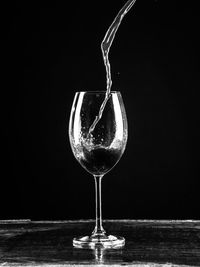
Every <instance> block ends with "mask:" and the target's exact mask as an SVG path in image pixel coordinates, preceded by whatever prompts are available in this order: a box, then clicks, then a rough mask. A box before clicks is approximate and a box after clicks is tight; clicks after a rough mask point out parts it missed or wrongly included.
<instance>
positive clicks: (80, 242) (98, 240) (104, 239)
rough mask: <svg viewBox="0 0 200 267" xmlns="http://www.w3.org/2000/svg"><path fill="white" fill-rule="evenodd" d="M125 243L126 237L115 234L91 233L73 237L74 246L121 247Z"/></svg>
mask: <svg viewBox="0 0 200 267" xmlns="http://www.w3.org/2000/svg"><path fill="white" fill-rule="evenodd" d="M124 245H125V239H124V237H120V236H114V235H109V236H107V235H91V236H81V237H75V238H74V239H73V246H74V247H77V248H95V247H102V248H120V247H123V246H124Z"/></svg>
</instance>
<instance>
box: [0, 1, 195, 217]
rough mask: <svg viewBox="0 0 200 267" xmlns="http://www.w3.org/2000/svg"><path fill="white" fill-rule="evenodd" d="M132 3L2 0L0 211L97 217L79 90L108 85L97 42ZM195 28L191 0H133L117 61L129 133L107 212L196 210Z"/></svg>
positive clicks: (116, 83) (107, 195)
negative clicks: (77, 106) (76, 137)
mask: <svg viewBox="0 0 200 267" xmlns="http://www.w3.org/2000/svg"><path fill="white" fill-rule="evenodd" d="M124 3H125V1H122V0H110V1H108V0H101V1H99V2H97V1H95V2H94V1H90V0H88V1H74V2H73V1H71V2H70V4H69V1H62V0H58V1H54V2H44V1H38V2H37V1H26V2H22V1H20V2H17V1H16V2H12V3H11V2H8V1H7V2H6V3H5V4H4V6H2V8H1V13H2V16H1V18H2V22H1V26H2V31H1V36H2V37H3V41H2V44H3V48H1V57H2V59H1V67H2V70H1V76H2V78H1V98H0V99H1V108H2V111H1V134H2V136H1V166H2V167H1V178H0V179H1V184H0V185H1V194H0V202H1V208H0V219H14V218H31V219H80V218H85V219H86V218H94V207H95V203H94V181H93V177H92V176H91V175H90V174H88V173H87V172H86V171H85V170H84V169H83V168H82V167H81V166H80V165H79V163H78V162H77V161H76V160H75V158H74V156H73V154H72V152H71V148H70V144H69V141H68V121H69V114H70V109H71V105H72V101H73V97H74V94H75V92H76V91H87V90H105V68H104V65H103V60H102V55H101V50H100V43H101V41H102V39H103V37H104V35H105V33H106V31H107V29H108V27H109V25H110V24H111V23H112V21H113V19H114V17H115V15H116V14H117V13H118V11H119V10H120V8H121V7H122V6H123V4H124ZM186 3H187V4H186ZM198 37H199V14H198V9H197V6H195V4H194V1H191V2H188V1H187V2H186V1H185V2H184V1H175V0H174V1H166V0H162V1H161V0H157V1H153V0H148V1H147V0H146V1H145V0H137V2H136V4H135V6H134V7H133V8H132V9H131V11H130V12H129V13H128V14H127V16H126V17H125V18H124V20H123V22H122V24H121V26H120V28H119V30H118V32H117V35H116V38H115V40H114V42H113V45H112V47H111V51H110V62H111V67H112V77H113V88H112V89H113V90H120V91H121V93H122V96H123V99H124V103H125V107H126V111H127V116H128V123H129V139H128V144H127V148H126V150H125V153H124V155H123V157H122V159H121V160H120V162H119V163H118V164H117V165H116V167H115V168H114V169H113V170H112V171H111V172H110V173H108V174H107V175H106V176H105V177H104V179H103V185H102V186H103V188H102V191H103V217H104V218H135V219H139V218H146V219H159V218H160V219H192V218H193V219H199V218H200V216H199V199H200V196H199V182H198V165H199V129H198V128H199V98H198V91H199V85H200V76H199V47H200V46H199V43H198Z"/></svg>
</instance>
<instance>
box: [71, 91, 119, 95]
mask: <svg viewBox="0 0 200 267" xmlns="http://www.w3.org/2000/svg"><path fill="white" fill-rule="evenodd" d="M76 93H87V94H94V93H98V94H106V91H76ZM110 93H111V94H116V93H121V92H120V91H110Z"/></svg>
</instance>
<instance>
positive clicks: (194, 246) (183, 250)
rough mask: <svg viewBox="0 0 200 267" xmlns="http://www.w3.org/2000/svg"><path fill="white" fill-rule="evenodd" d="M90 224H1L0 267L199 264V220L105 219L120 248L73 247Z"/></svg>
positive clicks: (13, 222) (90, 228)
mask: <svg viewBox="0 0 200 267" xmlns="http://www.w3.org/2000/svg"><path fill="white" fill-rule="evenodd" d="M93 228H94V221H92V220H88V221H85V220H81V221H45V222H44V221H30V220H21V221H20V220H19V221H0V266H43V267H44V266H51V267H52V266H56V267H58V266H62V267H63V266H70V265H78V266H81V265H84V266H87V265H105V266H106V265H109V266H113V265H128V266H137V267H144V266H145V267H147V266H148V267H150V266H151V267H161V266H163V267H172V266H200V221H192V220H190V221H166V220H165V221H151V220H106V221H104V228H105V229H106V231H107V232H108V233H109V234H116V235H121V236H124V237H125V239H126V244H125V246H124V247H123V248H121V249H102V248H98V249H80V248H74V247H73V245H72V239H73V237H74V236H79V235H84V234H90V233H91V232H92V230H93Z"/></svg>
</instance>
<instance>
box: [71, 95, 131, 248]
mask: <svg viewBox="0 0 200 267" xmlns="http://www.w3.org/2000/svg"><path fill="white" fill-rule="evenodd" d="M105 100H106V101H105ZM102 103H104V104H105V105H104V107H103V109H102ZM100 110H101V111H102V112H101V113H102V114H101V116H100V117H99V120H97V118H98V116H99V115H100V114H99V112H100ZM95 120H97V123H96V125H95V127H92V130H91V126H92V125H93V126H94V121H95ZM127 137H128V125H127V118H126V112H125V108H124V104H123V100H122V96H121V93H120V92H119V91H111V92H110V93H109V95H107V92H105V91H88V92H76V94H75V97H74V101H73V105H72V109H71V114H70V121H69V140H70V144H71V148H72V151H73V154H74V156H75V158H76V159H77V160H78V162H79V163H80V164H81V165H82V167H83V168H84V169H86V170H87V171H88V172H89V173H90V174H92V175H93V176H94V180H95V193H96V226H95V228H94V231H93V233H92V234H91V236H82V237H76V238H74V239H73V245H74V246H75V247H90V248H95V247H96V246H101V247H104V248H116V247H121V246H123V245H124V244H125V239H124V238H123V237H118V236H113V235H107V234H106V232H105V230H104V229H103V227H102V212H101V180H102V177H103V176H104V175H105V174H106V173H107V172H108V171H110V170H111V169H112V168H113V167H114V166H115V165H116V163H117V162H118V161H119V159H120V158H121V156H122V154H123V152H124V150H125V146H126V143H127Z"/></svg>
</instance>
